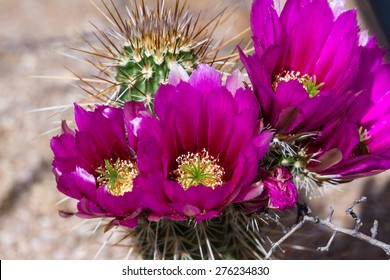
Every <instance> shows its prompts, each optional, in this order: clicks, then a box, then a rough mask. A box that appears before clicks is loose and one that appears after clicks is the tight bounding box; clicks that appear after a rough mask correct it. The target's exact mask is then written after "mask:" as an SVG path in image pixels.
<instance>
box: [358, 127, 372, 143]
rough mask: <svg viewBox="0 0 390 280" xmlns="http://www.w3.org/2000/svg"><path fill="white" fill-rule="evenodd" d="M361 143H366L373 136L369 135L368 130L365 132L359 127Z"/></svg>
mask: <svg viewBox="0 0 390 280" xmlns="http://www.w3.org/2000/svg"><path fill="white" fill-rule="evenodd" d="M358 131H359V135H360V142H366V141H367V140H368V139H370V138H371V136H370V135H369V134H368V131H367V129H364V130H363V127H362V126H361V127H359V130H358Z"/></svg>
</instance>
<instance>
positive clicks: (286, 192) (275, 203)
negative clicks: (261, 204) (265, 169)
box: [261, 167, 298, 210]
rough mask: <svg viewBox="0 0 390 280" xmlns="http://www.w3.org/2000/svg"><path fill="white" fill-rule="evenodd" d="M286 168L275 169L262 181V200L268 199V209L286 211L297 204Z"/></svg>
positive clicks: (295, 194) (292, 184) (290, 177)
mask: <svg viewBox="0 0 390 280" xmlns="http://www.w3.org/2000/svg"><path fill="white" fill-rule="evenodd" d="M292 178H293V177H292V175H291V173H290V172H289V171H288V169H287V168H280V167H276V168H275V169H274V170H272V171H271V172H269V174H267V176H265V178H264V179H263V184H264V191H263V193H262V194H261V197H262V198H263V199H267V198H268V204H267V206H268V208H270V209H276V210H286V209H289V208H292V207H294V206H295V204H296V203H297V202H298V192H297V188H296V187H295V185H294V183H293V180H292Z"/></svg>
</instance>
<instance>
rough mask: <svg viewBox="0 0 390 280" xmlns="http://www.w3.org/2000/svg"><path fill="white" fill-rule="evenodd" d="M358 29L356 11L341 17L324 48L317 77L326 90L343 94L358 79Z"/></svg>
mask: <svg viewBox="0 0 390 280" xmlns="http://www.w3.org/2000/svg"><path fill="white" fill-rule="evenodd" d="M357 32H358V28H357V19H356V11H348V12H345V13H343V14H342V15H340V17H339V18H338V19H337V20H336V22H335V23H334V26H333V30H332V31H331V32H330V34H329V37H328V38H327V41H326V43H325V44H324V46H323V49H322V52H321V55H320V59H319V60H318V62H317V64H316V68H315V71H314V73H315V75H316V77H317V78H318V79H319V80H320V81H323V82H324V83H325V84H324V89H326V88H335V89H337V92H342V91H343V90H344V89H346V88H348V86H349V85H350V84H351V82H353V81H354V79H355V78H356V73H357V69H358V65H357V64H358V59H359V56H358V55H359V52H358V34H357Z"/></svg>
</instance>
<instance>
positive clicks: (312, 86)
mask: <svg viewBox="0 0 390 280" xmlns="http://www.w3.org/2000/svg"><path fill="white" fill-rule="evenodd" d="M298 81H299V82H300V83H301V84H302V85H303V87H304V88H305V89H306V91H307V93H308V94H309V95H310V97H314V96H316V95H317V94H319V93H320V88H321V87H322V86H323V85H324V84H325V83H320V84H317V77H316V76H315V75H314V76H313V78H311V77H310V76H309V75H304V76H302V78H299V79H298Z"/></svg>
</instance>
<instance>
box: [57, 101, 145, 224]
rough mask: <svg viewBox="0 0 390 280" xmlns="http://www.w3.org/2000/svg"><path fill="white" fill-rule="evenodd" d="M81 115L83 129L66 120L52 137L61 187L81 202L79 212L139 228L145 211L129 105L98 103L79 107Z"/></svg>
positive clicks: (79, 123) (78, 121)
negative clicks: (126, 108) (125, 111)
mask: <svg viewBox="0 0 390 280" xmlns="http://www.w3.org/2000/svg"><path fill="white" fill-rule="evenodd" d="M75 119H76V124H77V127H78V129H77V130H75V131H73V130H71V129H70V128H69V127H68V126H67V124H66V122H63V124H62V130H63V132H62V134H61V135H59V136H56V137H54V138H52V140H51V148H52V150H53V153H54V160H53V173H54V174H55V177H56V181H57V188H58V190H59V191H61V192H62V193H64V194H65V195H67V196H69V197H72V198H74V199H76V200H78V204H77V208H78V211H77V213H76V215H78V216H81V217H84V218H97V217H102V218H106V217H109V218H113V220H112V223H113V224H114V225H115V224H116V225H124V226H127V227H134V226H135V225H136V224H137V217H138V214H139V213H140V212H141V210H142V207H141V206H140V204H139V200H140V198H139V196H140V192H139V185H138V183H137V176H138V173H139V167H138V163H137V159H136V157H135V154H134V153H135V152H136V151H137V138H136V136H135V135H134V134H133V133H132V132H131V130H128V131H127V132H126V128H125V121H124V114H123V109H121V108H111V107H107V106H97V107H96V109H95V110H94V111H92V112H89V111H86V110H84V109H83V108H81V107H80V106H78V105H75ZM130 123H131V119H128V120H127V125H128V126H129V125H130Z"/></svg>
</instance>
